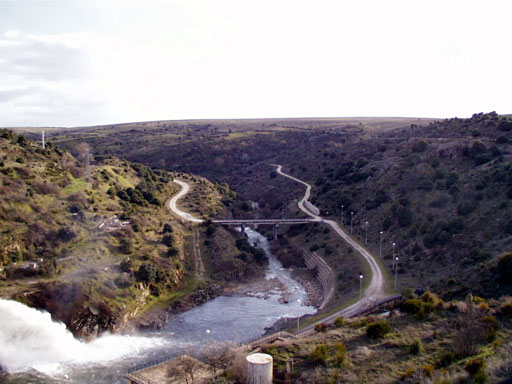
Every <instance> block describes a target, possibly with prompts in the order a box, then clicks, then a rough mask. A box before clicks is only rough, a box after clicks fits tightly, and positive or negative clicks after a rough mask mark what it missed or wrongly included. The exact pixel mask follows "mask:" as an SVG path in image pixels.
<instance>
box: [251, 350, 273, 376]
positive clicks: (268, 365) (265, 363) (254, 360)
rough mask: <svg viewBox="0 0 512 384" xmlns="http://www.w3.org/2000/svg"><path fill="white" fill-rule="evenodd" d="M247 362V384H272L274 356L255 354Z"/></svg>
mask: <svg viewBox="0 0 512 384" xmlns="http://www.w3.org/2000/svg"><path fill="white" fill-rule="evenodd" d="M245 359H246V360H247V384H272V363H273V359H272V356H270V355H267V354H266V353H253V354H252V355H248V356H247V357H246V358H245Z"/></svg>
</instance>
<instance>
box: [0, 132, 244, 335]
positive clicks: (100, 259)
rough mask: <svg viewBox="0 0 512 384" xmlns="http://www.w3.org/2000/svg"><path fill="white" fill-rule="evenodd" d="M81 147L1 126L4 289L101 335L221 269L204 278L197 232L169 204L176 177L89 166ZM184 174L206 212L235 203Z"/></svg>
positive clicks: (77, 328)
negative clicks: (33, 138) (198, 267)
mask: <svg viewBox="0 0 512 384" xmlns="http://www.w3.org/2000/svg"><path fill="white" fill-rule="evenodd" d="M75 152H76V153H77V154H78V155H79V156H81V157H78V158H75V157H74V156H72V155H71V154H70V153H69V152H67V151H65V150H63V149H61V148H58V147H56V146H54V145H52V144H51V143H50V144H48V145H47V147H46V149H42V148H41V147H40V145H38V144H35V143H32V142H30V141H28V140H27V139H26V138H25V137H24V136H18V135H16V134H13V133H12V132H11V131H9V130H1V131H0V196H1V197H2V198H1V199H0V220H1V223H2V224H1V234H0V296H1V297H4V298H14V299H16V300H19V301H22V302H24V303H27V304H29V305H30V306H33V307H36V308H44V309H46V310H48V311H49V312H50V313H51V314H52V316H53V317H54V318H55V319H58V320H61V321H63V322H65V323H66V325H67V326H68V328H69V329H70V330H71V331H72V332H73V333H74V334H75V335H79V336H93V335H96V334H99V333H101V332H103V331H117V330H119V329H121V328H122V327H123V326H125V324H126V322H127V321H128V320H129V319H131V318H134V317H137V316H139V315H140V314H141V313H144V312H145V311H148V310H149V309H151V308H153V307H154V308H161V307H168V306H170V305H171V304H173V303H174V302H175V301H177V300H181V299H183V298H185V299H186V297H187V295H190V294H192V293H193V292H194V291H196V290H198V289H200V288H201V287H202V285H204V281H205V280H207V279H208V278H209V274H210V273H213V271H207V272H208V273H207V274H203V275H202V276H200V278H198V277H199V276H198V275H197V274H196V271H195V264H194V263H195V262H194V257H195V255H193V252H191V251H190V249H192V248H193V247H194V243H193V241H194V240H193V238H194V232H193V231H192V230H191V229H190V228H189V227H187V225H184V224H182V223H181V222H180V221H178V220H177V219H174V218H173V217H172V215H171V214H170V212H169V210H168V208H167V207H166V201H167V200H168V199H169V197H170V196H172V195H173V194H175V193H176V192H177V190H178V188H179V187H178V186H177V185H175V184H174V183H172V182H171V180H172V179H173V178H174V177H175V176H176V175H175V174H172V173H169V172H167V171H162V170H155V171H153V170H151V169H150V168H148V167H146V166H144V165H141V164H135V163H130V162H129V161H126V160H120V159H117V158H113V157H105V158H103V159H96V161H94V160H93V159H92V158H90V163H91V164H90V167H88V166H87V157H88V156H87V147H86V146H83V145H81V146H79V147H77V148H75ZM180 177H182V178H185V179H190V180H191V181H193V182H194V183H196V184H197V185H198V187H197V188H195V192H194V194H195V195H192V196H189V197H188V200H187V201H188V203H189V204H191V205H193V206H194V207H196V208H197V209H198V210H199V211H201V210H202V209H203V208H204V209H205V210H204V211H201V214H204V215H208V214H210V215H215V214H220V212H223V211H225V210H226V209H225V207H224V206H223V204H222V203H221V200H222V199H223V198H224V192H226V193H227V195H226V197H225V198H228V199H229V198H232V199H233V201H237V199H236V196H234V195H233V193H231V192H230V191H229V189H228V188H225V187H223V188H220V187H219V189H217V187H216V186H214V185H213V184H211V183H209V182H208V181H207V180H205V179H203V178H201V177H197V176H189V175H184V174H180ZM199 185H200V187H199ZM205 199H206V200H205ZM205 201H207V202H208V206H207V207H205V206H204V202H205ZM237 204H239V203H237ZM235 205H236V204H235ZM226 214H227V213H226ZM199 232H201V233H202V236H204V232H206V228H201V230H200V231H199ZM235 239H236V237H235V236H233V235H230V234H228V235H227V237H226V238H225V239H224V242H226V243H228V244H232V246H234V243H235ZM218 282H220V283H221V284H222V283H223V280H222V279H220V280H218ZM193 300H195V299H194V298H193Z"/></svg>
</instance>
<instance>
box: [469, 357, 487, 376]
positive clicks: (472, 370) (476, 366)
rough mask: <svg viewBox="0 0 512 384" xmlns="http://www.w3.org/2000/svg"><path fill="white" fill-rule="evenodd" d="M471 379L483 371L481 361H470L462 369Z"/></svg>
mask: <svg viewBox="0 0 512 384" xmlns="http://www.w3.org/2000/svg"><path fill="white" fill-rule="evenodd" d="M464 369H465V370H466V372H467V373H469V375H470V376H471V377H473V376H475V375H476V374H477V373H478V372H480V371H483V370H485V361H484V360H482V359H475V360H470V361H468V363H467V364H466V366H465V367H464Z"/></svg>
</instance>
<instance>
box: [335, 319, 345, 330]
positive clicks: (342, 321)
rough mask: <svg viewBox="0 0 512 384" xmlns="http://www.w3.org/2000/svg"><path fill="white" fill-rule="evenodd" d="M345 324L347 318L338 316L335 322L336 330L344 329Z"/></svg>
mask: <svg viewBox="0 0 512 384" xmlns="http://www.w3.org/2000/svg"><path fill="white" fill-rule="evenodd" d="M344 324H345V318H344V317H343V316H338V317H337V318H336V320H334V325H335V326H336V328H340V327H343V325H344Z"/></svg>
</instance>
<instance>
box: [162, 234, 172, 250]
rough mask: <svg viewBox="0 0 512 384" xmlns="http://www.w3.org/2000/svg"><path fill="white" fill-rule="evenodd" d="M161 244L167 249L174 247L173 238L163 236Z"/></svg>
mask: <svg viewBox="0 0 512 384" xmlns="http://www.w3.org/2000/svg"><path fill="white" fill-rule="evenodd" d="M162 242H163V243H164V244H165V245H167V246H168V247H172V246H173V245H174V237H172V235H165V236H164V237H163V238H162Z"/></svg>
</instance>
